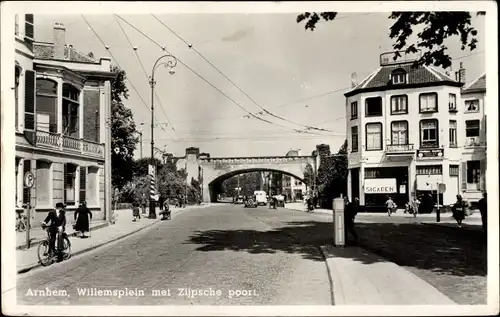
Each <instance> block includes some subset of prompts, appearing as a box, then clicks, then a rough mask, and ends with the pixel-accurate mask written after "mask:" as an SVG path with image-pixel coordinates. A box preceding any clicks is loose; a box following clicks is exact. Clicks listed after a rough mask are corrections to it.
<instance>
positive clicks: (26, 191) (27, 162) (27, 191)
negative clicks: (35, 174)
mask: <svg viewBox="0 0 500 317" xmlns="http://www.w3.org/2000/svg"><path fill="white" fill-rule="evenodd" d="M27 172H31V161H30V160H24V168H23V184H24V175H26V173H27ZM35 182H36V180H35ZM29 198H30V188H28V187H26V186H24V185H23V204H28V203H29V202H30V201H29Z"/></svg>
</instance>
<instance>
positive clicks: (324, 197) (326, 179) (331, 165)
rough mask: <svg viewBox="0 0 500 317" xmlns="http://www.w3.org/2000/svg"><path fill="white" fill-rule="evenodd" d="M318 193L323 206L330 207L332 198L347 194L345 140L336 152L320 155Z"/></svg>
mask: <svg viewBox="0 0 500 317" xmlns="http://www.w3.org/2000/svg"><path fill="white" fill-rule="evenodd" d="M320 160H321V162H320V167H319V169H318V193H319V198H320V204H321V206H322V207H323V208H331V207H332V200H333V198H335V197H339V196H340V194H343V195H346V194H347V140H345V141H344V144H343V145H342V146H341V147H340V149H339V151H338V152H337V154H334V155H329V156H322V157H320Z"/></svg>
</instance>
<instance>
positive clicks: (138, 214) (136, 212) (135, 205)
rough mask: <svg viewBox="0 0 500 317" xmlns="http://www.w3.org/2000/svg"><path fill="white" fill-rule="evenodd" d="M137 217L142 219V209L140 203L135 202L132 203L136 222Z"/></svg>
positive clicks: (133, 217) (133, 216)
mask: <svg viewBox="0 0 500 317" xmlns="http://www.w3.org/2000/svg"><path fill="white" fill-rule="evenodd" d="M137 219H141V214H140V210H139V203H138V202H134V203H133V204H132V221H133V222H136V221H137Z"/></svg>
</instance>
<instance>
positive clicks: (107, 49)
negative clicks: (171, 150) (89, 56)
mask: <svg viewBox="0 0 500 317" xmlns="http://www.w3.org/2000/svg"><path fill="white" fill-rule="evenodd" d="M81 16H82V19H83V20H84V21H85V23H86V24H87V25H88V26H89V28H90V29H91V30H92V32H93V33H94V35H95V36H96V37H97V39H98V40H99V42H101V44H102V45H103V46H104V48H105V49H106V51H107V52H108V53H109V55H110V56H111V58H112V59H113V60H114V62H115V63H116V65H117V66H118V68H120V69H123V68H122V67H121V66H120V64H119V63H118V60H117V59H116V58H115V57H114V56H113V53H112V52H111V50H110V49H109V46H107V45H106V43H104V41H103V40H102V38H101V37H100V36H99V34H97V32H96V30H95V29H94V28H93V27H92V25H91V24H90V22H89V21H87V19H86V18H85V16H84V15H83V14H81ZM127 81H128V82H129V84H130V86H131V87H132V89H133V90H134V91H135V93H136V94H137V96H138V97H139V99H140V100H141V101H142V103H143V104H144V106H146V109H148V110H149V112H151V109H150V108H149V106H148V104H147V103H146V102H145V101H144V99H143V98H142V96H141V94H140V93H139V91H138V90H137V88H135V86H134V84H133V83H132V81H131V80H130V78H127ZM155 120H156V118H155ZM156 123H157V125H158V126H159V127H160V128H161V129H162V130H163V132H165V134H166V135H168V136H169V137H170V139H171V140H172V141H173V138H172V137H171V136H170V135H169V134H168V133H167V131H165V129H164V128H163V126H162V125H161V124H160V122H158V120H156Z"/></svg>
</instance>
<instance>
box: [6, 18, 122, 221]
mask: <svg viewBox="0 0 500 317" xmlns="http://www.w3.org/2000/svg"><path fill="white" fill-rule="evenodd" d="M53 32H54V33H53V34H54V41H53V43H44V42H36V41H35V40H34V38H35V28H34V16H33V15H32V14H26V15H16V29H15V43H16V45H15V53H16V54H15V57H16V64H15V69H14V71H15V80H16V81H15V83H16V85H15V92H14V93H15V109H16V111H15V129H16V140H15V143H16V169H15V173H16V197H15V200H16V210H17V211H20V210H22V208H23V205H27V204H28V203H29V204H31V206H32V207H33V208H34V210H35V213H34V215H32V217H33V218H34V220H35V221H38V220H42V219H43V218H44V217H45V216H46V212H47V211H48V210H50V209H53V208H54V206H55V204H56V203H57V202H63V203H64V204H66V205H67V208H68V210H69V211H71V210H74V209H75V208H77V207H78V204H79V202H82V201H86V202H87V205H88V207H89V208H90V209H91V210H92V212H93V214H94V217H93V219H106V220H110V213H111V203H110V201H111V200H110V197H111V160H110V154H111V151H110V148H109V147H110V140H111V136H110V129H107V128H106V127H107V122H108V118H109V117H110V114H111V80H112V79H113V78H115V74H114V73H113V72H112V71H111V64H110V62H111V61H110V59H106V58H101V59H100V60H99V61H96V60H94V58H93V57H92V56H91V55H90V56H89V55H84V54H81V53H79V52H77V51H76V50H75V49H74V48H73V47H72V45H67V44H66V42H65V38H66V34H65V32H66V30H65V27H64V25H62V24H60V23H55V24H54V28H53ZM28 171H31V172H32V173H33V175H34V176H35V184H34V186H33V187H32V188H31V189H30V188H27V187H25V185H24V181H23V178H24V175H25V173H26V172H28Z"/></svg>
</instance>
